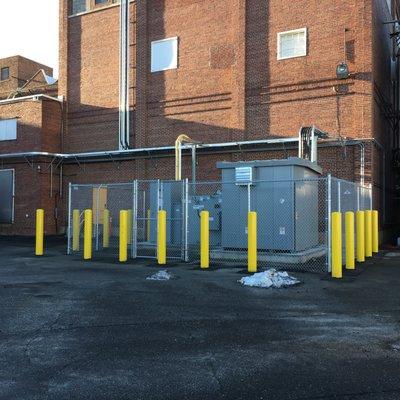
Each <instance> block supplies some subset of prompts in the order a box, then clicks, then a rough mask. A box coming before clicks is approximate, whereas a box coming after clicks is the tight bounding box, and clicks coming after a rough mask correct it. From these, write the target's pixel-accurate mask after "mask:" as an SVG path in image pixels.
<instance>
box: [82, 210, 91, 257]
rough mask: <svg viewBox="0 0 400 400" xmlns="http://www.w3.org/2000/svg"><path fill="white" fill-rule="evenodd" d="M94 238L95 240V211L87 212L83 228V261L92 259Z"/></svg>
mask: <svg viewBox="0 0 400 400" xmlns="http://www.w3.org/2000/svg"><path fill="white" fill-rule="evenodd" d="M92 238H93V211H92V210H85V217H84V227H83V259H84V260H90V259H91V258H92Z"/></svg>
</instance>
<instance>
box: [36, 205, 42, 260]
mask: <svg viewBox="0 0 400 400" xmlns="http://www.w3.org/2000/svg"><path fill="white" fill-rule="evenodd" d="M43 243H44V210H42V209H39V210H36V245H35V255H37V256H42V255H43V252H44V251H43Z"/></svg>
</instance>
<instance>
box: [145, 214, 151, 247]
mask: <svg viewBox="0 0 400 400" xmlns="http://www.w3.org/2000/svg"><path fill="white" fill-rule="evenodd" d="M150 229H151V210H150V209H149V210H147V225H146V239H147V242H148V243H149V242H150V232H151V231H150Z"/></svg>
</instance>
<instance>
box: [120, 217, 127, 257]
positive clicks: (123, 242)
mask: <svg viewBox="0 0 400 400" xmlns="http://www.w3.org/2000/svg"><path fill="white" fill-rule="evenodd" d="M128 217H129V213H128V211H127V210H121V211H120V212H119V262H125V261H127V260H128V228H129V224H128Z"/></svg>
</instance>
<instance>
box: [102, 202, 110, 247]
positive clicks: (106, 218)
mask: <svg viewBox="0 0 400 400" xmlns="http://www.w3.org/2000/svg"><path fill="white" fill-rule="evenodd" d="M109 246H110V211H109V210H107V209H105V210H104V212H103V248H105V249H107V248H108V247H109Z"/></svg>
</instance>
